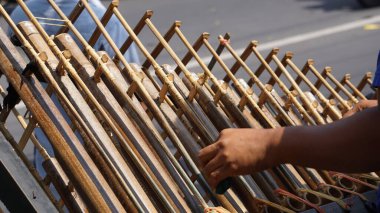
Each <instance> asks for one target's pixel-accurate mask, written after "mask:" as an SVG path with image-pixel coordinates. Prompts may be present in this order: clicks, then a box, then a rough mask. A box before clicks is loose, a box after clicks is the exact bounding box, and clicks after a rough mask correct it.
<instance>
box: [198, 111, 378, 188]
mask: <svg viewBox="0 0 380 213" xmlns="http://www.w3.org/2000/svg"><path fill="white" fill-rule="evenodd" d="M379 150H380V110H379V109H378V108H377V107H374V108H369V109H367V110H364V111H362V112H359V113H356V114H355V115H354V116H351V117H349V118H346V119H342V120H339V121H337V122H334V123H331V124H328V125H323V126H300V127H287V128H276V129H260V130H259V129H227V130H224V131H222V132H221V134H220V136H219V139H218V140H217V141H216V142H215V143H214V144H212V145H210V146H208V147H206V148H204V149H202V150H201V151H200V153H199V159H200V163H201V167H202V168H203V172H204V174H205V175H206V177H207V178H208V180H209V183H210V185H211V187H215V186H216V184H217V183H218V182H219V181H220V180H223V179H225V178H226V177H228V176H234V175H241V174H248V173H252V172H256V171H260V170H263V169H267V168H270V167H273V166H276V165H278V164H283V163H291V164H295V165H300V166H307V167H313V168H320V169H329V170H336V171H341V172H368V171H374V170H379V169H380V158H378V157H376V156H378V152H379Z"/></svg>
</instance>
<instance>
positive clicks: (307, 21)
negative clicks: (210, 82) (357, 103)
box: [120, 0, 380, 82]
mask: <svg viewBox="0 0 380 213" xmlns="http://www.w3.org/2000/svg"><path fill="white" fill-rule="evenodd" d="M120 8H121V9H122V11H123V14H124V15H125V16H126V18H127V21H128V22H129V23H130V24H131V25H132V26H134V25H135V23H137V21H138V20H139V19H140V17H141V16H142V14H143V12H144V11H145V10H147V9H152V10H153V11H154V12H155V13H154V16H153V18H152V21H153V23H155V24H156V26H157V28H158V29H159V30H160V31H161V33H165V32H166V30H167V29H168V28H169V26H170V25H171V24H172V23H173V21H175V20H181V21H182V23H183V25H182V27H181V29H182V30H183V31H184V32H185V34H186V35H187V36H188V37H189V38H190V41H194V40H195V39H196V38H197V37H198V36H199V35H200V33H202V32H209V33H210V34H211V38H210V41H211V42H212V44H214V45H216V43H217V39H216V37H217V36H218V35H220V34H224V33H225V32H230V33H231V34H232V45H233V46H234V47H235V48H236V49H240V48H244V47H245V46H246V45H247V44H248V42H249V41H251V40H258V41H260V43H261V44H267V43H269V46H266V47H267V49H269V47H270V43H273V41H278V40H281V39H283V38H293V37H294V36H299V35H304V34H307V33H312V32H318V31H321V30H323V29H326V28H329V29H331V30H332V31H334V29H336V28H339V27H340V26H341V25H344V24H346V23H352V22H357V21H358V20H363V19H368V18H370V17H373V16H376V15H377V14H379V11H380V9H378V8H375V9H362V8H361V7H360V6H359V4H358V3H357V2H356V1H355V0H334V1H331V0H266V1H252V0H235V1H230V0H208V1H204V0H160V1H146V0H145V1H144V0H129V1H123V2H122V3H121V5H120ZM374 23H375V24H376V23H380V22H378V21H375V22H374ZM363 27H364V25H359V26H358V27H356V28H354V29H351V30H346V31H343V32H338V33H332V34H330V35H325V36H320V37H318V38H314V39H309V40H306V41H301V42H296V43H294V44H287V43H284V44H282V45H280V46H276V47H281V49H282V50H283V51H282V52H284V51H286V50H289V51H293V52H294V53H295V61H296V62H298V64H299V65H300V66H301V65H303V63H304V62H305V60H306V59H307V58H313V59H315V61H316V65H317V67H318V68H323V67H324V66H327V65H328V66H332V67H333V68H334V70H336V71H335V72H336V75H337V76H342V75H343V74H344V73H352V76H353V81H354V82H355V81H357V80H359V79H358V78H361V76H362V74H363V73H365V72H366V71H373V70H374V68H375V63H376V58H377V52H378V50H379V49H380V48H379V46H378V45H376V44H379V42H380V36H379V32H380V31H379V30H378V29H375V30H364V28H363ZM141 38H142V40H143V41H144V42H145V43H144V44H146V45H147V46H148V47H150V48H152V47H153V46H154V45H155V44H156V42H157V41H156V40H153V39H152V38H153V36H152V34H150V33H149V32H148V31H147V30H146V31H143V33H142V34H141ZM272 47H275V46H272ZM177 48H178V52H181V51H184V48H183V47H177ZM265 52H266V51H263V53H264V55H265ZM166 60H167V59H166ZM163 63H168V62H163Z"/></svg>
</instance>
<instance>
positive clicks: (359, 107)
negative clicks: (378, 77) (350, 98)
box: [343, 100, 377, 118]
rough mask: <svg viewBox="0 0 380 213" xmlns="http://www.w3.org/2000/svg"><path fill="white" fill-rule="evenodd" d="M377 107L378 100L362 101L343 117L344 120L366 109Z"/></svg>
mask: <svg viewBox="0 0 380 213" xmlns="http://www.w3.org/2000/svg"><path fill="white" fill-rule="evenodd" d="M375 106H377V100H361V101H359V102H358V103H357V104H355V106H354V107H353V108H352V109H351V110H349V111H348V112H346V113H345V114H344V115H343V118H347V117H350V116H351V115H353V114H355V113H357V112H360V111H362V110H364V109H367V108H371V107H375Z"/></svg>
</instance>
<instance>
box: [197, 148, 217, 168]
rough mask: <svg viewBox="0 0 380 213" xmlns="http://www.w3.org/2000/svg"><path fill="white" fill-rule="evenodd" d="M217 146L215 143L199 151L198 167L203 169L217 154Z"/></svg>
mask: <svg viewBox="0 0 380 213" xmlns="http://www.w3.org/2000/svg"><path fill="white" fill-rule="evenodd" d="M218 150H219V146H218V144H217V143H214V144H211V145H210V146H207V147H205V148H203V149H202V150H201V151H199V154H198V158H199V161H200V166H201V167H204V166H205V165H206V164H207V163H208V162H209V161H210V160H211V159H213V158H214V157H215V155H217V154H218Z"/></svg>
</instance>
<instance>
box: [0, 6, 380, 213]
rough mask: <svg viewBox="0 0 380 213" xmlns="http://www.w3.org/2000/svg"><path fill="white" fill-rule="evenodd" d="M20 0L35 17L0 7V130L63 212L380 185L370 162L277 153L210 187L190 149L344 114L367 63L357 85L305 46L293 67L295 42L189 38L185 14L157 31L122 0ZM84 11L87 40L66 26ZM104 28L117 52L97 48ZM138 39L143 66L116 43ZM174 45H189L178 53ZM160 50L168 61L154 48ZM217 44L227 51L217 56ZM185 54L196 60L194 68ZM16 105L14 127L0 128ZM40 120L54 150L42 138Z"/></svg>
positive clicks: (319, 198) (310, 205) (266, 202)
mask: <svg viewBox="0 0 380 213" xmlns="http://www.w3.org/2000/svg"><path fill="white" fill-rule="evenodd" d="M17 2H18V4H19V5H20V7H21V9H22V10H23V11H24V12H25V14H26V15H27V17H28V18H29V21H24V22H21V23H14V22H13V20H12V19H11V18H10V16H9V14H7V13H6V11H5V10H4V8H3V7H1V6H0V13H1V15H2V16H3V17H4V19H5V21H6V23H7V24H8V26H9V27H10V28H11V29H12V30H13V32H14V36H12V37H11V38H9V37H8V36H7V35H6V34H5V32H4V30H2V29H0V61H1V63H0V70H1V74H2V75H4V76H5V77H6V79H7V81H8V82H9V86H8V89H7V91H8V92H6V91H5V90H4V89H3V88H5V86H3V87H0V92H1V95H2V97H3V98H4V104H3V108H2V110H1V113H0V120H1V122H0V131H1V132H2V134H3V135H4V136H5V138H6V140H7V141H8V142H9V143H10V144H11V145H12V147H13V148H14V149H15V150H16V152H17V155H19V156H20V158H21V159H23V162H24V164H25V165H26V167H27V168H28V169H29V171H30V173H31V177H30V178H34V179H36V180H37V182H38V183H39V185H40V187H41V189H42V190H44V192H45V193H46V194H47V196H48V197H49V199H50V202H51V203H52V204H53V205H54V206H55V207H56V209H57V211H58V212H61V211H65V209H67V210H69V211H73V212H87V211H91V212H109V211H114V212H116V211H117V212H123V211H128V212H147V211H149V212H190V211H192V212H203V211H205V212H207V211H212V210H215V211H220V209H217V208H216V207H223V209H224V210H225V211H229V212H265V211H270V212H300V211H306V210H308V209H314V210H315V211H317V212H323V211H324V210H323V209H322V207H321V206H323V205H324V204H327V203H331V202H335V203H336V204H338V205H339V206H340V207H341V208H342V209H344V210H349V209H350V205H349V204H348V203H346V202H344V201H343V199H344V198H347V197H350V196H352V195H355V196H358V197H359V198H360V199H361V200H362V201H364V202H367V201H368V199H367V198H366V197H365V196H363V195H362V193H363V192H366V191H369V190H373V189H376V185H377V184H378V181H379V180H380V178H379V176H378V175H377V173H375V172H372V173H368V174H342V173H337V172H333V171H321V170H316V169H313V168H304V167H299V166H295V165H290V164H284V165H279V166H277V167H275V168H271V169H268V170H266V171H263V172H259V173H256V174H252V175H246V176H239V177H231V178H228V179H226V180H225V181H224V182H223V184H225V185H224V186H226V188H225V189H223V190H222V191H221V193H216V192H214V191H212V189H211V188H210V187H209V185H208V183H207V182H206V180H205V178H204V177H203V175H202V173H201V171H200V170H199V168H198V165H197V163H198V162H197V161H198V160H197V155H198V151H199V150H200V149H201V148H202V147H205V146H207V145H209V144H212V143H213V142H214V141H215V140H216V139H217V137H218V135H219V132H220V131H222V130H223V129H226V128H275V127H280V126H299V125H323V124H327V123H331V122H333V121H335V120H339V119H341V118H342V115H343V114H344V113H345V112H346V111H348V110H349V109H351V107H352V106H353V104H355V103H358V101H360V100H365V99H367V98H369V97H366V96H365V94H367V93H369V92H371V90H372V88H371V87H370V85H371V78H372V75H371V73H367V74H366V75H365V76H364V77H363V79H362V80H361V81H360V82H359V83H358V86H355V85H354V83H353V82H352V81H351V78H350V75H345V76H344V77H343V78H342V80H341V81H339V80H337V78H336V77H335V76H334V75H333V72H332V69H331V68H330V67H326V68H324V69H323V71H322V72H320V71H318V70H317V68H316V67H315V66H314V61H313V60H311V59H309V60H308V61H307V62H306V63H305V64H304V65H303V66H302V67H299V66H298V65H297V64H296V63H294V62H293V60H292V59H293V58H294V57H295V55H294V54H293V53H291V52H286V53H285V54H284V56H283V57H282V58H281V57H279V54H280V50H279V49H278V48H274V49H273V50H272V51H270V52H269V53H268V55H267V56H263V55H262V53H261V51H259V50H260V45H259V43H258V42H257V41H251V42H250V43H249V44H248V45H247V48H246V49H245V50H244V51H243V52H242V53H241V55H239V54H238V53H237V52H236V51H235V50H234V48H233V44H232V43H231V41H230V35H229V34H226V35H225V36H224V37H223V36H219V37H218V38H217V39H216V40H215V41H217V42H218V44H219V45H218V46H217V47H216V48H214V47H213V45H212V44H213V43H212V42H213V41H209V40H210V35H209V34H208V33H203V34H201V35H200V36H199V37H198V39H196V41H195V42H194V43H191V42H190V41H189V40H188V38H187V37H186V36H185V34H184V33H183V32H182V31H181V25H182V24H181V22H179V21H176V22H174V23H173V24H172V25H171V26H170V28H169V29H168V30H167V32H166V33H164V34H161V33H160V31H159V30H158V29H157V28H156V26H155V25H154V23H153V20H152V16H153V11H147V12H146V13H145V14H143V16H142V18H141V19H140V21H139V22H138V23H137V24H136V26H135V27H134V28H132V27H131V26H130V24H129V23H128V22H127V20H126V19H125V18H124V17H123V16H122V15H121V13H120V11H119V9H118V5H119V2H118V1H116V0H114V1H112V3H110V5H109V6H108V8H107V10H106V12H105V14H104V15H103V17H101V18H98V17H97V15H96V14H95V13H94V12H93V10H92V8H91V6H90V4H88V2H87V1H86V0H79V1H78V4H77V6H76V7H75V8H74V9H73V11H72V12H71V14H64V13H63V12H62V10H61V9H60V8H59V7H58V6H57V5H56V4H55V2H54V1H53V0H48V1H47V2H48V3H49V4H50V5H51V7H52V8H53V9H54V11H55V12H56V13H57V14H58V16H59V19H54V20H52V19H49V18H47V17H35V16H34V15H33V14H32V12H31V11H30V10H29V8H28V7H27V5H26V4H25V3H24V2H23V1H21V0H17ZM83 11H87V12H88V13H89V14H90V17H91V19H92V21H93V22H94V23H95V24H96V26H97V27H96V29H95V31H94V33H93V34H92V36H91V38H90V39H89V40H88V41H87V40H86V39H85V38H84V37H83V36H82V34H81V32H80V31H79V30H78V29H76V28H75V26H74V23H75V22H76V20H77V19H78V17H79V16H80V14H81V13H82V12H83ZM111 17H114V18H115V19H116V20H117V21H118V22H119V23H120V24H121V26H122V27H123V28H124V29H125V31H126V32H127V33H128V34H129V37H128V38H125V42H124V44H123V45H122V46H120V47H118V46H117V45H116V44H115V42H114V41H113V39H112V37H111V36H110V35H109V34H108V32H107V31H106V29H105V26H107V24H108V22H109V21H110V20H111ZM50 22H54V23H56V22H58V23H59V24H55V25H54V26H56V27H57V32H58V33H57V34H56V35H48V34H47V33H46V32H45V30H44V28H43V27H42V26H43V24H50ZM144 28H147V30H145V31H144V30H143V29H144ZM69 32H70V34H68V33H69ZM146 32H148V33H151V36H152V39H156V41H157V45H156V46H155V47H154V48H152V49H149V48H147V47H146V46H145V45H144V44H143V42H142V41H141V40H140V38H139V35H140V33H146ZM100 36H104V38H105V40H106V41H107V42H108V44H109V45H110V47H111V48H112V49H113V51H114V53H107V52H104V51H98V50H96V49H94V48H93V47H94V44H95V43H96V42H97V41H98V39H99V38H100ZM173 38H177V39H178V40H177V43H176V44H175V45H172V44H171V42H172V40H173ZM75 40H76V41H78V43H77V42H75ZM178 41H179V42H178ZM132 43H134V45H136V47H137V49H138V50H139V51H140V53H141V56H142V57H141V58H142V61H143V63H142V65H140V64H132V63H128V62H127V61H126V59H125V58H124V56H123V54H124V53H125V52H126V51H127V50H128V49H129V48H130V46H131V45H132ZM178 43H179V44H178ZM17 46H19V47H21V48H17ZM177 46H182V48H185V50H186V51H187V52H186V53H185V54H184V55H183V56H182V57H181V56H180V55H178V54H177ZM19 51H21V52H24V53H25V55H26V58H25V57H22V56H21V54H20V52H19ZM113 54H114V55H113ZM164 54H168V56H169V57H170V59H168V61H162V58H163V57H160V56H162V55H164ZM201 54H203V55H205V54H207V55H208V56H211V60H210V61H204V59H203V58H202V57H201V56H200V55H201ZM222 54H229V55H230V56H231V58H232V59H231V60H229V61H227V60H223V57H221V55H222ZM231 61H232V63H231ZM253 61H255V62H256V63H253ZM190 62H191V63H195V64H196V65H197V66H191V68H189V66H188V64H189V63H190ZM257 62H258V63H257ZM311 79H316V81H315V82H312V80H311ZM19 102H22V103H24V104H25V106H26V113H25V116H23V115H22V114H21V112H20V111H19V109H18V108H17V107H15V106H16V105H17V104H18V103H19ZM11 113H13V115H14V116H15V117H16V119H17V120H18V122H19V123H20V129H21V131H22V134H21V137H20V136H17V135H16V134H15V133H14V132H13V131H12V130H11V129H9V128H8V127H7V123H8V122H10V121H9V120H10V119H9V117H11V116H13V115H12V114H11ZM41 130H42V131H43V134H44V135H46V137H47V139H48V141H49V143H50V144H51V146H52V147H53V150H54V155H51V154H49V153H48V152H47V150H46V147H44V146H43V145H41V140H43V138H42V137H41V133H37V131H40V132H41ZM18 137H19V139H18ZM28 145H29V146H32V147H33V148H35V149H36V150H37V152H38V153H39V154H40V155H41V156H42V157H43V159H44V162H43V164H42V166H43V168H44V170H45V172H46V175H44V176H41V174H39V173H38V172H37V171H36V169H35V168H34V166H32V162H30V161H29V160H27V157H26V154H25V147H26V146H28Z"/></svg>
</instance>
